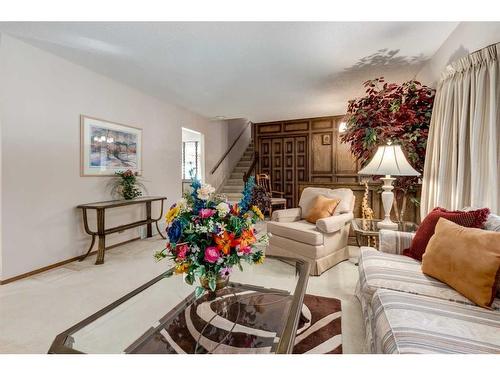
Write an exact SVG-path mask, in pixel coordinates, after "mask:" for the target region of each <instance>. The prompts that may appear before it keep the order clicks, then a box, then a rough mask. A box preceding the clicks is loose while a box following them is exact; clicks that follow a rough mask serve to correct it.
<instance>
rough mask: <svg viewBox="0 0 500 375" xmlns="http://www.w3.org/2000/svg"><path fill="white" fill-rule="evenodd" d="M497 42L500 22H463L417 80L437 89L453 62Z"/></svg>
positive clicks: (499, 38)
mask: <svg viewBox="0 0 500 375" xmlns="http://www.w3.org/2000/svg"><path fill="white" fill-rule="evenodd" d="M497 42H500V22H461V23H460V24H459V25H458V26H457V28H456V29H455V30H454V31H453V32H452V33H451V34H450V36H449V37H448V39H446V41H445V42H444V43H443V45H442V46H441V47H440V48H439V49H438V51H437V52H436V53H435V54H434V56H433V57H432V58H431V59H430V60H429V61H427V62H426V63H425V65H424V66H423V67H422V69H421V70H420V72H419V73H418V74H417V78H416V79H417V80H418V81H421V82H422V83H424V84H426V85H430V86H433V87H435V84H436V82H437V81H438V80H439V77H440V76H441V73H442V72H443V71H444V68H445V67H446V66H447V65H448V64H450V63H451V62H452V61H455V60H457V59H459V58H461V57H464V56H466V55H468V54H469V53H472V52H474V51H476V50H478V49H481V48H483V47H486V46H488V45H490V44H493V43H497Z"/></svg>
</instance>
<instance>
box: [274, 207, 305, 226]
mask: <svg viewBox="0 0 500 375" xmlns="http://www.w3.org/2000/svg"><path fill="white" fill-rule="evenodd" d="M300 214H301V211H300V207H297V208H288V209H286V210H276V211H273V216H272V217H271V220H272V221H278V222H280V223H291V222H293V221H298V220H300Z"/></svg>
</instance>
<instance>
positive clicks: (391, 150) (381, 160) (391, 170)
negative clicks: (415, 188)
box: [358, 145, 420, 176]
mask: <svg viewBox="0 0 500 375" xmlns="http://www.w3.org/2000/svg"><path fill="white" fill-rule="evenodd" d="M358 174H362V175H373V176H379V175H392V176H420V173H419V172H417V171H416V170H415V169H413V167H412V166H411V165H410V163H408V160H406V157H405V155H404V153H403V150H402V149H401V146H400V145H386V146H379V147H378V149H377V152H376V153H375V156H373V158H372V160H370V162H369V163H368V164H367V165H366V167H364V168H363V169H361V170H360V171H359V172H358Z"/></svg>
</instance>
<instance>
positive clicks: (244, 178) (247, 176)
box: [243, 152, 259, 182]
mask: <svg viewBox="0 0 500 375" xmlns="http://www.w3.org/2000/svg"><path fill="white" fill-rule="evenodd" d="M258 159H259V153H258V152H254V154H253V160H252V164H250V167H248V170H247V171H246V172H245V174H244V175H243V181H244V182H247V180H248V178H249V177H250V175H251V174H252V171H253V170H254V169H255V165H256V164H257V160H258Z"/></svg>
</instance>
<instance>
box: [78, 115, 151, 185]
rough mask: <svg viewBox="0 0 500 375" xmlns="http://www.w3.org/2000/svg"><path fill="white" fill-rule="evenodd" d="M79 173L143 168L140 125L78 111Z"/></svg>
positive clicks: (107, 174)
mask: <svg viewBox="0 0 500 375" xmlns="http://www.w3.org/2000/svg"><path fill="white" fill-rule="evenodd" d="M80 126H81V146H80V147H81V164H82V165H81V175H82V176H114V174H115V172H119V171H124V170H128V169H130V170H132V171H133V172H138V173H139V174H140V173H141V169H142V165H141V164H142V129H139V128H135V127H133V126H127V125H122V124H117V123H115V122H110V121H106V120H101V119H97V118H93V117H88V116H84V115H81V117H80Z"/></svg>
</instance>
